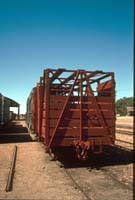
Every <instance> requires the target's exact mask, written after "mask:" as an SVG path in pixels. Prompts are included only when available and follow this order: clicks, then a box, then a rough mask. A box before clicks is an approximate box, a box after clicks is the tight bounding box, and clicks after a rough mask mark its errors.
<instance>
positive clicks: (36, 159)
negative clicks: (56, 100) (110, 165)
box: [0, 117, 133, 200]
mask: <svg viewBox="0 0 135 200" xmlns="http://www.w3.org/2000/svg"><path fill="white" fill-rule="evenodd" d="M117 120H118V122H120V123H122V122H123V121H125V122H127V119H124V118H119V119H117ZM128 120H129V121H130V123H132V119H131V117H129V118H128ZM21 123H22V125H23V126H24V127H25V123H24V122H21ZM15 144H16V145H17V147H18V150H17V159H16V167H15V173H14V179H13V188H12V191H11V192H5V188H6V184H7V179H8V173H9V169H10V164H11V158H12V152H13V149H14V145H15ZM114 168H116V169H117V170H124V173H125V176H124V177H125V181H127V177H130V179H131V178H132V176H133V175H132V168H133V165H132V164H129V165H126V166H125V167H124V168H122V166H121V167H120V168H118V167H117V166H114ZM116 169H115V170H116ZM0 199H1V200H4V199H10V200H11V199H16V200H22V199H23V200H26V199H27V200H30V199H31V200H32V199H33V200H53V199H56V200H72V199H73V200H76V199H77V200H84V199H85V198H84V196H83V194H82V193H81V192H80V191H78V189H77V188H76V187H75V185H74V184H73V182H72V181H71V179H70V178H69V177H68V176H67V174H66V173H65V172H64V169H63V168H60V167H59V166H58V165H57V163H56V162H53V161H50V156H49V155H48V154H46V153H45V152H44V146H43V144H41V143H39V142H24V143H23V142H21V143H7V144H0Z"/></svg>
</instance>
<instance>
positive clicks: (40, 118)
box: [38, 77, 44, 140]
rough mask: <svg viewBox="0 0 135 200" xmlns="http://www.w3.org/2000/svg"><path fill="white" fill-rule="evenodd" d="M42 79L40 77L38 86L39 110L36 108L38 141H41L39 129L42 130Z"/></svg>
mask: <svg viewBox="0 0 135 200" xmlns="http://www.w3.org/2000/svg"><path fill="white" fill-rule="evenodd" d="M43 80H44V79H43V77H40V83H39V84H40V85H39V99H38V101H39V108H38V112H39V113H38V117H39V138H38V139H39V140H41V128H42V118H43V91H42V90H43Z"/></svg>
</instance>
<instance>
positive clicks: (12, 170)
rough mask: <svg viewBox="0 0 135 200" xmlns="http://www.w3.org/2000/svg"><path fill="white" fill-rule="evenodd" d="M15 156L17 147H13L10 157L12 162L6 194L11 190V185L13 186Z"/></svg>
mask: <svg viewBox="0 0 135 200" xmlns="http://www.w3.org/2000/svg"><path fill="white" fill-rule="evenodd" d="M16 154H17V146H16V145H15V146H14V150H13V155H12V161H11V166H10V171H9V175H8V180H7V185H6V189H5V191H6V192H9V191H11V190H12V184H13V175H14V171H15V170H14V169H15V162H16Z"/></svg>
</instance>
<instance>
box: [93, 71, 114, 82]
mask: <svg viewBox="0 0 135 200" xmlns="http://www.w3.org/2000/svg"><path fill="white" fill-rule="evenodd" d="M108 76H112V75H111V74H110V73H108V74H106V75H104V76H102V77H100V78H97V79H95V80H92V81H90V84H92V83H95V82H99V81H100V80H102V79H104V78H107V77H108Z"/></svg>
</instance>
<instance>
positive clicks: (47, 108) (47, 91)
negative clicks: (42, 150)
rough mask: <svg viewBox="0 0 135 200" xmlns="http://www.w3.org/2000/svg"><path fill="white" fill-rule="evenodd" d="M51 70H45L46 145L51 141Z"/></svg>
mask: <svg viewBox="0 0 135 200" xmlns="http://www.w3.org/2000/svg"><path fill="white" fill-rule="evenodd" d="M49 72H50V70H49V69H47V70H46V71H45V74H44V79H45V90H44V94H43V98H44V95H45V105H46V106H45V111H46V117H45V126H46V129H45V131H46V133H45V137H44V143H45V144H46V145H48V143H49V104H50V103H49V102H50V101H49V100H50V98H49V96H50V94H49V84H50V78H49Z"/></svg>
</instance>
